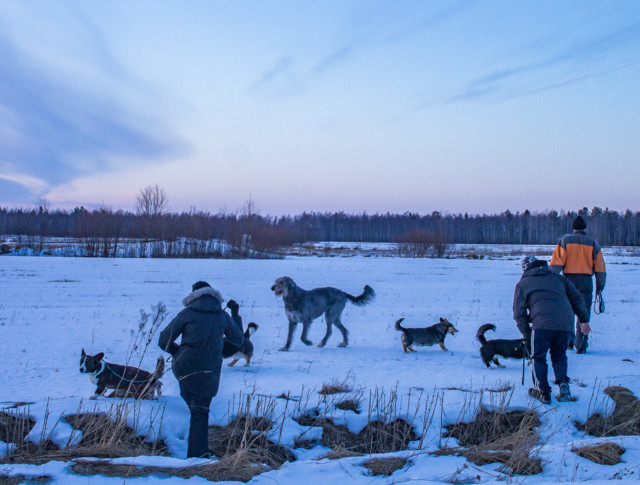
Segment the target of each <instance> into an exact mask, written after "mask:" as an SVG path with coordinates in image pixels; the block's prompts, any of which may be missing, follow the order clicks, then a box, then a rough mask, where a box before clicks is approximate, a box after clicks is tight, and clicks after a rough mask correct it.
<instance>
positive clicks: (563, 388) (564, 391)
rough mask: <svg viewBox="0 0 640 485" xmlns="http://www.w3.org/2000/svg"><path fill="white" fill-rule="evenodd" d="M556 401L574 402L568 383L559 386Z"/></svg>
mask: <svg viewBox="0 0 640 485" xmlns="http://www.w3.org/2000/svg"><path fill="white" fill-rule="evenodd" d="M556 399H557V400H558V402H573V401H575V400H576V398H574V397H573V396H572V395H571V389H570V387H569V383H568V382H565V383H563V384H560V394H558V395H557V396H556Z"/></svg>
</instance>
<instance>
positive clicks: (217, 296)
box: [182, 286, 223, 306]
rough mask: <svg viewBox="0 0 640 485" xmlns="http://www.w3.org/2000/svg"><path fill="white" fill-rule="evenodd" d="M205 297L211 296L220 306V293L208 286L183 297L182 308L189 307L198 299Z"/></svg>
mask: <svg viewBox="0 0 640 485" xmlns="http://www.w3.org/2000/svg"><path fill="white" fill-rule="evenodd" d="M205 295H209V296H213V297H214V298H215V299H216V300H218V301H219V302H220V303H221V304H222V301H223V299H222V295H221V294H220V292H219V291H218V290H216V289H214V288H211V287H210V286H206V287H204V288H200V289H199V290H196V291H193V292H191V293H189V294H188V295H187V296H185V297H184V299H183V300H182V303H183V304H184V306H189V305H190V304H191V303H193V302H194V301H196V300H197V299H198V298H201V297H203V296H205Z"/></svg>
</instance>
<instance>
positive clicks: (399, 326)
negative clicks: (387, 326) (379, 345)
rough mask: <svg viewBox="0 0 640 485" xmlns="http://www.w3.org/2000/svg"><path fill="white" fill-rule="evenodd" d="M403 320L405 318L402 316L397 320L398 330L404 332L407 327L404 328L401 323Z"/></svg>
mask: <svg viewBox="0 0 640 485" xmlns="http://www.w3.org/2000/svg"><path fill="white" fill-rule="evenodd" d="M402 320H404V318H400V319H398V320H396V330H397V331H398V332H404V331H405V330H406V328H404V327H403V326H402V325H400V324H401V323H402Z"/></svg>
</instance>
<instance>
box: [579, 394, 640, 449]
mask: <svg viewBox="0 0 640 485" xmlns="http://www.w3.org/2000/svg"><path fill="white" fill-rule="evenodd" d="M604 393H605V394H606V395H607V396H609V397H610V398H611V399H612V400H613V402H614V408H613V410H612V412H611V414H610V415H609V416H606V417H605V416H602V415H600V414H598V413H595V414H593V415H591V416H589V417H588V418H587V420H586V421H585V423H584V425H577V426H578V428H579V429H584V431H585V432H587V433H588V434H590V435H592V436H598V437H607V436H622V435H630V436H638V435H640V401H638V398H637V397H636V396H635V395H634V394H633V392H631V391H630V390H629V389H627V388H626V387H621V386H609V387H607V388H606V389H605V390H604Z"/></svg>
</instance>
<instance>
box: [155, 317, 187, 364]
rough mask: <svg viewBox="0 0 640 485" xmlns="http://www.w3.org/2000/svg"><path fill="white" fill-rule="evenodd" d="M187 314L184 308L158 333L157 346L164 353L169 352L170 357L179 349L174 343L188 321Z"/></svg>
mask: <svg viewBox="0 0 640 485" xmlns="http://www.w3.org/2000/svg"><path fill="white" fill-rule="evenodd" d="M187 312H188V310H187V309H186V308H185V309H184V310H182V311H181V312H180V313H178V314H177V315H176V316H175V318H174V319H173V320H171V322H169V325H167V326H166V327H165V329H164V330H163V331H162V332H160V337H159V338H158V346H159V347H160V348H161V349H162V350H164V351H165V352H169V353H170V354H171V355H174V354H175V353H176V352H177V351H178V350H179V349H180V346H179V345H178V344H177V343H176V342H175V340H176V339H177V338H178V337H179V336H180V335H181V334H182V331H183V330H184V326H185V324H186V323H187V322H188V321H189V319H188V317H187Z"/></svg>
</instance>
